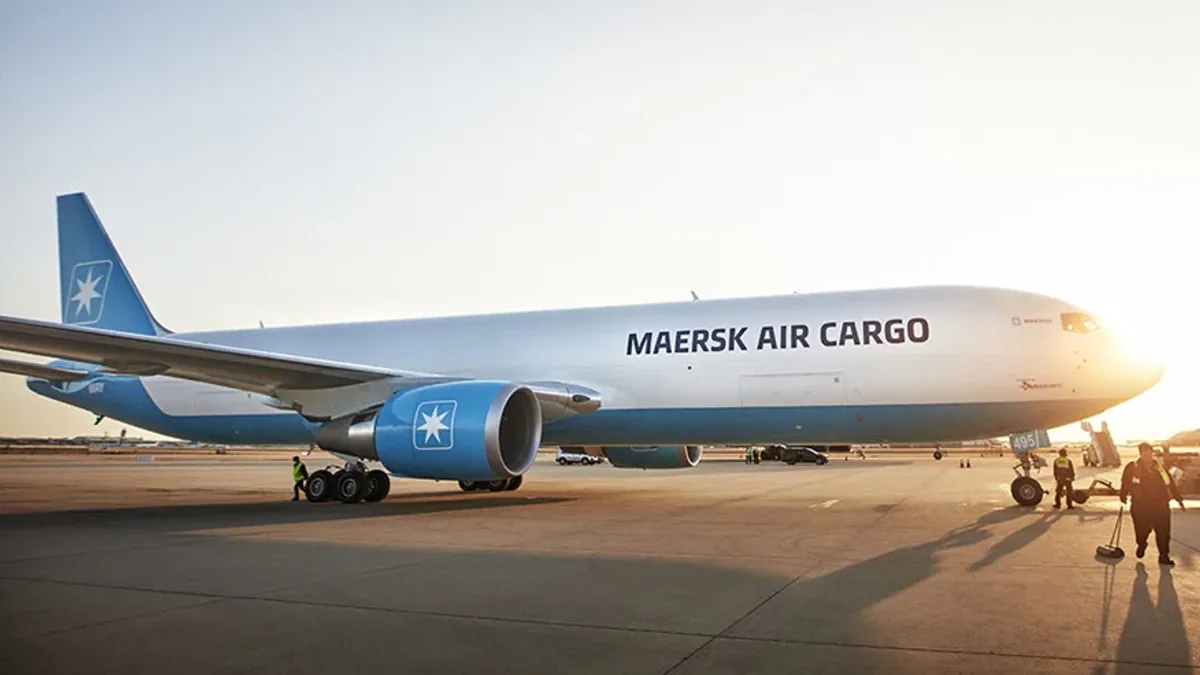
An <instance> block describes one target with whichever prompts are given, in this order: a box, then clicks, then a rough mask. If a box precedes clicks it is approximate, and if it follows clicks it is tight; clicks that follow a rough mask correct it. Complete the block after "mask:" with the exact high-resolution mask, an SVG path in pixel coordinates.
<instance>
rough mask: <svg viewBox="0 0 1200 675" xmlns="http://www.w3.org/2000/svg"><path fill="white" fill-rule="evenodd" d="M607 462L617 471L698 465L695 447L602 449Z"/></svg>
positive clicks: (663, 446)
mask: <svg viewBox="0 0 1200 675" xmlns="http://www.w3.org/2000/svg"><path fill="white" fill-rule="evenodd" d="M600 451H601V452H602V453H604V456H605V457H607V458H608V461H610V462H612V465H613V466H615V467H617V468H618V469H687V468H691V467H693V466H696V465H697V464H699V463H700V455H701V454H702V453H701V450H700V447H699V446H696V445H648V446H630V447H608V446H605V447H602V448H601V449H600Z"/></svg>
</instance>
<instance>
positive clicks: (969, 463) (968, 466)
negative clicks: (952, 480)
mask: <svg viewBox="0 0 1200 675" xmlns="http://www.w3.org/2000/svg"><path fill="white" fill-rule="evenodd" d="M967 468H968V469H969V468H971V460H969V459H968V460H967Z"/></svg>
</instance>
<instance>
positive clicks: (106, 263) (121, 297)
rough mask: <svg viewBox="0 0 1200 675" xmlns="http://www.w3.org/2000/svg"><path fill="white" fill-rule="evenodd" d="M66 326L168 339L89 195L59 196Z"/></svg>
mask: <svg viewBox="0 0 1200 675" xmlns="http://www.w3.org/2000/svg"><path fill="white" fill-rule="evenodd" d="M58 266H59V279H60V282H59V283H60V291H61V296H60V297H61V309H62V322H63V323H64V324H72V325H76V326H90V327H92V328H103V329H108V330H115V331H121V332H123V333H135V334H137V335H166V334H169V333H170V331H168V330H167V329H166V328H164V327H163V326H162V325H161V324H160V323H158V321H156V320H155V319H154V316H153V315H152V314H151V313H150V309H149V308H148V307H146V302H145V301H144V300H143V299H142V294H141V293H140V292H139V291H138V289H137V286H136V285H135V284H134V283H133V277H131V276H130V275H129V271H128V270H127V269H125V263H124V262H122V261H121V256H120V255H119V254H118V253H117V250H116V247H114V246H113V243H112V240H111V239H109V237H108V233H107V232H105V231H104V225H102V224H101V223H100V219H99V218H97V217H96V212H95V210H94V209H92V204H91V202H90V201H88V198H87V195H85V194H84V193H82V192H77V193H74V194H68V195H59V197H58Z"/></svg>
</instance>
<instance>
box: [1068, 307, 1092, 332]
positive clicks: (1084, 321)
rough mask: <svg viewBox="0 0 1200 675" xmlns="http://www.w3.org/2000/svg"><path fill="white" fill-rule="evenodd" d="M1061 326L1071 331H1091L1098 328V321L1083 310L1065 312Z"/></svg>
mask: <svg viewBox="0 0 1200 675" xmlns="http://www.w3.org/2000/svg"><path fill="white" fill-rule="evenodd" d="M1062 327H1063V330H1065V331H1070V332H1072V333H1091V332H1094V331H1098V330H1100V322H1099V321H1097V320H1095V319H1093V318H1092V317H1090V316H1088V315H1087V314H1084V313H1083V312H1065V313H1064V314H1063V315H1062Z"/></svg>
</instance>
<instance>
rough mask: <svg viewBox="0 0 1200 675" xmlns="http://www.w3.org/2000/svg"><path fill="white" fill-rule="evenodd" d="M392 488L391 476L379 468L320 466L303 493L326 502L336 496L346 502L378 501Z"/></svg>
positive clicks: (316, 500)
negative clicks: (322, 467)
mask: <svg viewBox="0 0 1200 675" xmlns="http://www.w3.org/2000/svg"><path fill="white" fill-rule="evenodd" d="M391 489H392V480H391V478H389V477H388V475H387V473H385V472H383V471H380V470H379V469H372V470H371V471H366V470H364V467H361V466H359V467H354V468H348V469H335V470H333V471H330V470H329V469H321V470H319V471H314V472H313V473H312V475H310V476H309V477H308V484H307V485H305V486H304V495H305V496H306V497H308V501H310V502H327V501H330V500H332V499H336V500H338V501H340V502H342V503H343V504H357V503H358V502H378V501H382V500H383V498H384V497H387V496H388V493H389V492H391Z"/></svg>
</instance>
